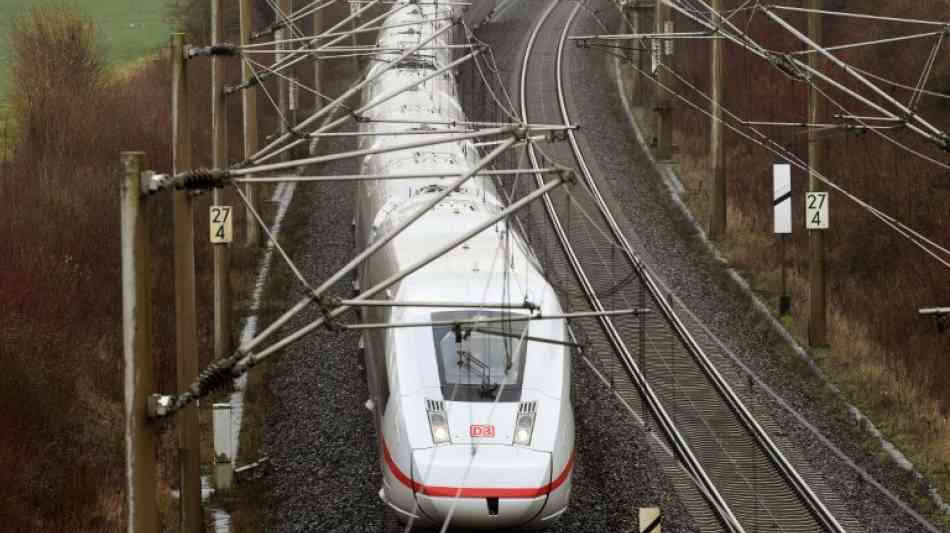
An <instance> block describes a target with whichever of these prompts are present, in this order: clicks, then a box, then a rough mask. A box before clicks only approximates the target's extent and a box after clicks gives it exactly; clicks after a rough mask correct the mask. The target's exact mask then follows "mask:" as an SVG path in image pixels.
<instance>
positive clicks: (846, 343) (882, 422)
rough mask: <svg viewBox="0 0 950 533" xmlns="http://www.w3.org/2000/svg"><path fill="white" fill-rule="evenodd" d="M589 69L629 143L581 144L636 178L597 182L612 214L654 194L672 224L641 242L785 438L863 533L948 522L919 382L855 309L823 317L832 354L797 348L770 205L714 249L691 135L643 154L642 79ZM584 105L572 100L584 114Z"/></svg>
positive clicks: (609, 68)
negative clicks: (773, 254) (613, 157)
mask: <svg viewBox="0 0 950 533" xmlns="http://www.w3.org/2000/svg"><path fill="white" fill-rule="evenodd" d="M601 62H603V64H602V65H601ZM581 68H584V67H583V66H582V67H581ZM590 68H592V69H595V70H596V69H602V70H599V72H600V73H601V74H599V75H602V76H605V77H607V78H609V79H610V80H611V83H613V84H614V87H612V88H611V89H607V91H612V92H613V95H612V96H611V100H609V103H608V105H607V106H606V109H607V110H606V111H601V115H599V116H600V117H603V118H604V119H608V118H614V117H621V118H620V119H618V120H616V121H615V123H610V126H609V127H615V128H619V129H620V130H624V131H625V136H626V137H627V140H626V141H623V142H624V144H620V143H619V142H613V143H611V142H609V141H606V139H607V137H606V136H604V135H601V134H600V131H597V132H590V131H588V132H586V133H587V135H588V136H589V137H591V138H592V139H591V141H590V149H591V150H592V151H593V153H601V154H603V155H604V156H605V157H609V156H610V154H614V153H617V151H618V150H623V151H624V152H627V153H633V154H635V155H634V156H633V158H634V159H635V160H636V161H637V162H636V164H635V166H633V167H632V168H633V169H635V171H634V172H628V173H627V177H628V178H634V179H631V180H608V181H609V182H610V184H611V186H612V188H613V189H612V190H614V191H615V192H616V193H617V197H618V198H619V199H620V201H619V203H618V209H620V210H622V211H623V212H625V213H627V216H628V217H630V218H631V219H633V218H636V219H637V220H647V221H650V222H651V223H652V221H654V220H656V219H654V218H652V216H651V215H650V213H651V212H652V211H654V210H652V209H651V208H650V207H649V206H647V205H646V204H645V203H644V202H643V201H639V200H638V198H642V197H643V195H644V194H645V193H646V191H649V190H650V189H654V191H653V192H652V196H650V195H648V196H647V198H655V201H656V202H657V204H658V205H661V206H664V209H665V210H667V211H668V214H667V215H665V216H664V218H665V219H667V220H669V221H672V222H666V223H665V227H664V225H660V226H657V228H658V229H659V231H657V229H652V230H651V231H650V232H648V233H647V238H646V239H644V249H645V250H647V251H648V257H650V258H651V259H650V260H651V263H652V264H653V265H654V266H655V268H656V269H657V270H658V271H660V272H662V276H663V278H664V279H665V280H666V283H667V286H668V287H669V288H670V290H671V291H672V292H673V293H674V294H677V295H679V297H680V298H679V299H680V300H681V301H682V302H684V304H685V307H686V308H687V309H689V310H690V313H691V314H694V315H695V316H696V317H697V319H698V322H702V323H703V324H705V326H704V328H707V327H708V330H709V331H710V332H711V333H713V334H714V335H715V337H716V338H717V339H721V341H718V342H719V344H721V346H722V347H723V348H724V349H725V350H727V352H728V353H729V355H730V358H732V359H733V360H735V361H736V364H737V365H741V366H740V368H741V367H744V368H743V369H742V372H741V373H743V374H747V375H750V376H753V378H752V379H753V380H754V381H755V382H756V383H757V384H759V386H764V388H761V389H760V391H759V395H761V396H762V398H763V400H764V401H765V403H766V405H769V410H770V412H772V413H773V415H774V416H775V417H776V419H777V420H779V421H780V422H781V424H782V425H783V426H785V427H788V428H789V431H788V433H789V435H790V436H791V437H792V439H793V441H795V442H796V443H797V445H798V446H799V447H800V448H801V449H803V450H805V451H806V455H807V456H808V457H809V460H810V461H811V462H812V464H814V465H818V467H819V468H820V469H821V470H822V471H824V472H826V477H827V478H828V479H829V480H830V481H831V483H832V484H833V485H835V487H836V490H837V491H838V492H839V493H840V494H841V495H842V496H846V497H847V499H848V502H849V506H850V507H851V509H852V512H853V513H854V514H855V515H856V516H862V517H864V518H863V520H864V522H865V524H867V528H868V530H881V531H890V530H913V529H914V528H915V527H922V526H921V525H920V523H916V525H914V526H911V525H909V524H913V523H914V521H911V522H910V523H906V522H903V521H902V520H901V519H900V518H895V517H900V516H903V517H905V518H906V517H907V516H908V512H907V511H908V509H912V512H918V513H920V515H921V516H923V517H926V518H927V519H928V520H930V521H932V522H933V523H934V524H936V526H937V527H938V528H947V527H948V526H950V521H948V518H947V514H946V507H944V508H943V509H941V507H940V505H941V503H942V499H941V498H940V497H939V494H940V493H943V494H945V493H946V489H945V486H946V483H945V482H944V481H943V480H944V479H945V475H946V472H947V463H946V455H945V453H946V447H945V443H946V438H941V435H942V434H944V432H945V426H946V423H947V418H946V415H945V414H943V413H945V412H946V411H945V410H943V409H942V408H941V407H940V400H939V399H938V398H936V397H934V396H933V394H932V391H931V392H930V393H927V392H926V391H925V387H923V386H911V385H910V384H908V383H906V380H907V379H908V378H909V375H910V374H909V373H908V372H907V371H906V370H905V371H901V370H899V369H898V368H897V367H899V366H900V364H901V363H900V362H899V361H890V362H888V363H883V361H886V360H887V358H888V356H887V355H886V353H887V352H888V350H887V349H886V347H885V346H883V345H880V344H877V345H875V341H874V337H875V336H873V335H870V334H868V333H867V330H866V325H862V324H861V322H860V320H859V319H858V318H857V317H855V316H854V315H853V314H851V316H849V313H847V312H843V311H842V312H836V313H832V319H831V328H832V337H831V338H832V343H831V344H832V346H831V348H830V349H808V350H806V349H805V348H803V346H805V345H807V342H806V340H805V337H806V331H805V323H804V321H805V320H807V317H804V316H803V313H805V312H807V310H803V308H805V305H804V304H801V302H802V301H805V300H804V298H806V297H807V285H805V284H804V283H803V282H802V280H801V279H800V278H799V280H798V281H793V282H792V285H793V286H794V287H793V288H792V291H791V292H792V295H793V299H796V301H799V304H793V311H792V315H791V316H788V317H784V318H782V319H778V318H777V309H776V306H775V305H774V303H775V302H776V301H777V295H778V292H777V283H778V279H779V270H778V269H777V268H776V265H777V263H776V262H774V261H766V260H765V259H766V257H768V254H765V255H763V250H769V249H771V248H772V246H771V244H770V240H769V239H768V238H767V237H766V236H765V235H763V233H762V232H763V231H764V230H762V228H761V226H762V223H761V222H762V220H765V219H768V220H771V219H770V218H769V217H770V216H771V213H770V212H765V209H771V206H770V205H766V204H767V203H765V202H763V203H761V205H759V204H757V203H748V202H746V203H742V204H739V205H737V206H735V207H733V208H731V209H730V219H731V220H732V221H733V222H734V224H733V225H732V226H730V235H728V236H727V237H726V239H724V240H723V241H722V242H719V243H716V245H715V246H714V245H713V244H712V243H710V242H709V241H708V240H707V239H706V238H705V234H704V231H703V227H704V224H703V222H702V221H703V220H704V217H705V216H706V215H705V213H706V209H707V205H706V204H707V203H708V194H705V193H703V190H704V185H703V184H704V183H706V182H707V180H708V174H706V170H707V169H706V167H705V165H704V163H703V160H702V156H701V155H698V154H697V150H696V148H697V147H696V146H693V145H691V144H690V143H693V144H695V143H696V141H695V139H691V138H690V136H691V135H692V133H680V134H679V135H678V137H677V139H678V140H677V142H678V143H681V147H682V150H681V152H680V154H679V155H677V156H676V157H675V159H676V161H675V163H674V164H673V165H669V164H660V165H657V164H656V163H655V161H654V160H653V158H652V157H651V155H650V154H649V149H650V148H649V144H650V139H651V138H652V136H653V134H652V127H653V117H652V113H651V112H650V106H651V104H650V102H652V99H651V98H652V97H651V96H650V93H652V92H653V87H652V86H651V82H650V81H649V80H645V79H641V80H640V87H641V88H640V89H639V91H638V92H637V93H636V95H639V98H634V99H632V100H630V99H629V96H630V95H631V85H632V84H631V76H632V73H631V72H630V69H629V67H626V66H624V65H623V63H621V62H619V61H616V60H615V58H612V57H605V56H600V57H596V56H595V60H594V61H592V62H591V67H590ZM588 90H589V89H588V86H587V85H584V86H583V88H581V89H579V91H581V92H584V94H587V95H589V94H591V93H589V92H586V91H588ZM594 94H598V93H594ZM602 94H603V95H604V96H605V97H606V96H608V95H607V93H606V92H605V93H602ZM624 98H627V100H626V101H624ZM584 100H586V98H578V99H577V100H576V102H577V105H578V106H579V107H580V108H581V109H585V110H586V108H585V107H584V105H585V104H584ZM681 111H684V113H685V110H681ZM585 112H586V111H585ZM593 112H595V113H596V111H593ZM581 116H583V115H581ZM597 116H598V115H593V116H592V118H596V117H597ZM623 117H626V120H624V119H623ZM684 120H688V121H689V122H688V123H689V124H690V125H691V126H692V127H693V129H694V130H696V128H698V130H697V131H702V130H703V128H704V127H705V126H704V125H702V124H699V123H698V121H697V117H689V118H688V119H684ZM625 121H626V122H627V123H626V124H624V122H625ZM601 124H603V123H601ZM603 127H608V126H603ZM690 131H693V130H690ZM608 161H609V160H608ZM733 161H734V163H735V165H736V166H733V167H731V170H730V175H733V176H734V175H741V174H747V175H750V176H751V175H762V176H764V174H763V173H762V172H756V171H755V170H754V169H751V168H747V167H744V166H742V165H747V164H748V163H749V162H748V161H747V160H745V159H743V158H738V157H737V158H736V159H735V160H733ZM631 174H632V175H631ZM762 179H765V177H763V178H762ZM706 187H708V184H707V185H706ZM651 201H652V200H651ZM757 205H758V207H755V206H757ZM755 209H761V210H762V211H761V212H758V213H756V212H755ZM756 220H758V221H759V222H758V223H756ZM657 234H659V236H660V238H657V237H656V235H657ZM671 236H675V237H674V238H676V239H678V240H679V242H681V243H682V244H671V241H669V240H666V239H669V238H670V237H671ZM756 254H758V255H757V257H754V258H753V257H752V256H753V255H756ZM796 264H798V266H797V267H792V269H791V276H792V277H795V276H801V274H800V273H799V272H800V266H801V265H800V260H796ZM806 275H807V272H806ZM847 285H850V284H847ZM842 290H854V287H850V289H849V288H848V287H845V288H843V289H842ZM839 303H840V302H839ZM750 324H752V326H751V327H750ZM860 331H864V334H860V333H858V332H860ZM887 368H889V369H890V370H887ZM862 411H864V413H863V414H862ZM874 424H877V426H879V427H880V428H883V431H881V430H880V429H879V427H875V425H874ZM907 457H909V458H910V461H908V460H907V459H906V458H907ZM912 463H916V464H917V465H918V466H912V465H911V464H912ZM898 501H900V502H902V503H898ZM943 505H944V506H945V504H943ZM902 506H906V507H905V508H902ZM888 521H890V522H888ZM885 524H889V525H885Z"/></svg>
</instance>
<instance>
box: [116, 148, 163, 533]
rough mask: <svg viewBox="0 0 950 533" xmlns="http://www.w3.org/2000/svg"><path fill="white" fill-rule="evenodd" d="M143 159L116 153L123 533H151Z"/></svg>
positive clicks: (154, 518) (154, 526)
mask: <svg viewBox="0 0 950 533" xmlns="http://www.w3.org/2000/svg"><path fill="white" fill-rule="evenodd" d="M144 159H145V154H144V153H142V152H122V155H121V161H122V170H123V173H122V176H121V179H120V182H119V194H120V204H119V205H120V208H121V213H122V214H121V230H120V231H121V233H122V352H123V359H124V362H125V372H124V373H125V463H126V483H127V485H126V507H127V512H128V531H129V533H157V532H158V531H159V530H160V529H161V528H160V527H159V523H158V497H157V485H158V472H157V470H156V468H155V466H156V457H157V454H158V435H157V431H156V429H157V428H156V425H155V424H154V423H153V422H151V421H150V420H149V419H148V416H147V413H146V405H147V403H148V397H149V395H151V394H152V393H153V392H154V391H155V377H154V375H153V370H152V325H151V301H150V299H149V279H148V272H149V270H148V269H149V240H148V234H149V227H148V219H147V218H146V215H145V213H144V212H143V211H144V207H145V203H146V201H145V197H144V196H143V195H142V192H141V191H142V189H141V176H142V169H143V167H144Z"/></svg>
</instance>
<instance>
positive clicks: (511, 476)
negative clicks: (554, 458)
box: [412, 445, 551, 529]
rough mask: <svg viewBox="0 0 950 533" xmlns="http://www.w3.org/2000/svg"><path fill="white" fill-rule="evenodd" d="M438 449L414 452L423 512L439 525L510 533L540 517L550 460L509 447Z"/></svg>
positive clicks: (417, 496)
mask: <svg viewBox="0 0 950 533" xmlns="http://www.w3.org/2000/svg"><path fill="white" fill-rule="evenodd" d="M474 449H475V453H474V455H473V453H472V450H473V447H472V446H470V445H449V446H438V447H435V448H428V449H422V450H415V451H414V452H413V454H412V469H413V479H414V480H416V482H417V483H419V485H421V487H419V489H418V492H416V499H417V500H418V502H419V510H420V511H421V512H422V513H424V514H425V516H426V517H428V518H429V519H430V520H432V521H434V522H436V523H439V524H441V523H442V522H444V521H445V519H446V517H448V516H449V515H450V513H451V517H452V518H451V525H452V526H453V527H464V528H486V529H489V528H490V529H497V528H508V527H518V526H523V525H527V524H529V523H530V522H532V521H534V520H536V519H537V518H538V517H539V516H541V514H542V511H543V509H544V506H545V503H546V501H547V494H548V492H549V491H550V487H551V454H549V453H545V452H538V451H534V450H530V449H527V448H520V447H516V446H506V445H481V446H478V447H477V448H474Z"/></svg>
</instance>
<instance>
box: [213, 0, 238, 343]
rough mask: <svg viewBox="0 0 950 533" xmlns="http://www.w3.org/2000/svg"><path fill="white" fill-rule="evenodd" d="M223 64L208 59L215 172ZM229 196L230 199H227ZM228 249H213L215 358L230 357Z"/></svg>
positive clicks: (220, 153) (220, 192) (216, 197)
mask: <svg viewBox="0 0 950 533" xmlns="http://www.w3.org/2000/svg"><path fill="white" fill-rule="evenodd" d="M223 41H224V6H223V0H211V42H212V44H220V43H222V42H223ZM224 61H225V58H224V57H222V56H219V55H214V56H211V159H212V166H214V168H218V169H221V168H226V167H227V166H228V133H227V124H228V123H227V100H226V97H225V95H224ZM227 196H230V195H227ZM211 201H212V203H214V205H225V204H226V203H227V202H226V195H225V193H224V189H215V190H214V192H213V193H212V199H211ZM230 274H231V245H230V243H219V244H215V245H214V357H215V359H220V358H221V357H226V356H228V355H231V346H232V339H233V337H232V329H231V278H230Z"/></svg>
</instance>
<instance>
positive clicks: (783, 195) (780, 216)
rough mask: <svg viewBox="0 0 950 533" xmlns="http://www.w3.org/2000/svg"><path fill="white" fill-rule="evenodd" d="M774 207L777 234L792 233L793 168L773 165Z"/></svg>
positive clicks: (782, 164)
mask: <svg viewBox="0 0 950 533" xmlns="http://www.w3.org/2000/svg"><path fill="white" fill-rule="evenodd" d="M772 183H773V187H772V188H773V191H772V206H773V207H774V208H775V230H774V232H775V233H791V232H792V166H791V165H789V164H788V163H776V164H774V165H772Z"/></svg>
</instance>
